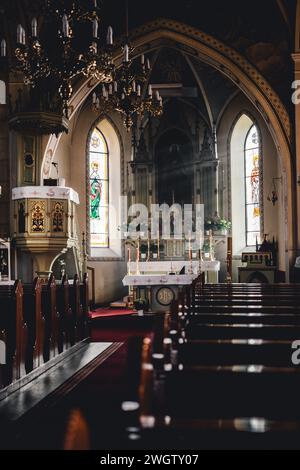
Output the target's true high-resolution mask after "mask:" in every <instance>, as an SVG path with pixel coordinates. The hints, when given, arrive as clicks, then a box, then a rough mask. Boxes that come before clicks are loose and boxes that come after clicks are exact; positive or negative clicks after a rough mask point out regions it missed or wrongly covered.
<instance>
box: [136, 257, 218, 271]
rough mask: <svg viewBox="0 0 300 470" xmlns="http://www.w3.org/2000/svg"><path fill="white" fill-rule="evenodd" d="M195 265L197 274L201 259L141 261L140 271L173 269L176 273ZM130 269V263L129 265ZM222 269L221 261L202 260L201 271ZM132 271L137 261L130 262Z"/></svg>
mask: <svg viewBox="0 0 300 470" xmlns="http://www.w3.org/2000/svg"><path fill="white" fill-rule="evenodd" d="M191 264H192V266H193V273H194V274H197V273H198V271H199V260H194V261H192V263H191V262H190V261H184V260H183V261H181V260H179V261H140V262H139V271H140V273H157V274H160V273H161V274H167V273H169V272H171V270H172V271H173V272H175V273H179V272H180V271H181V270H182V268H183V267H185V268H186V270H189V269H190V267H191ZM127 267H128V269H129V263H128V265H127ZM220 269H221V263H220V261H201V272H207V271H214V272H218V271H220ZM130 272H131V273H135V272H136V262H135V261H132V262H131V263H130Z"/></svg>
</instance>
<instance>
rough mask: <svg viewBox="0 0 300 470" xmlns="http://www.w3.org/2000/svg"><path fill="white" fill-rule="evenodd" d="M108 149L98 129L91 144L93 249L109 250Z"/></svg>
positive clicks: (90, 193) (90, 191) (90, 176)
mask: <svg viewBox="0 0 300 470" xmlns="http://www.w3.org/2000/svg"><path fill="white" fill-rule="evenodd" d="M108 157H109V155H108V147H107V143H106V140H105V137H104V135H103V134H102V132H100V130H99V129H98V128H95V129H94V130H93V132H92V135H91V138H90V142H89V204H90V236H91V239H90V245H91V248H108V246H109V226H108V223H109V220H108V198H109V177H108Z"/></svg>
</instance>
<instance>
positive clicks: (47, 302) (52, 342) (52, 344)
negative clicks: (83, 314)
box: [42, 274, 59, 362]
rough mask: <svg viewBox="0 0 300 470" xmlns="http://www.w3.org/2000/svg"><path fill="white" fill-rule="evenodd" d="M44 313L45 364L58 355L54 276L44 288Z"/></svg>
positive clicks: (57, 320)
mask: <svg viewBox="0 0 300 470" xmlns="http://www.w3.org/2000/svg"><path fill="white" fill-rule="evenodd" d="M42 312H43V316H44V318H45V342H44V351H43V356H44V362H48V361H49V360H50V359H52V358H53V357H55V356H56V355H57V354H58V336H59V315H58V312H57V304H56V282H55V278H54V276H53V274H52V275H51V276H50V278H49V281H48V283H47V284H44V285H43V286H42Z"/></svg>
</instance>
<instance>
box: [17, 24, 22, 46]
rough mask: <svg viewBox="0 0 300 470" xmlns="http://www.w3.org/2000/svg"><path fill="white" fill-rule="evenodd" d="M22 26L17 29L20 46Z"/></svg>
mask: <svg viewBox="0 0 300 470" xmlns="http://www.w3.org/2000/svg"><path fill="white" fill-rule="evenodd" d="M22 29H23V28H22V26H21V25H20V24H18V27H17V43H18V44H22Z"/></svg>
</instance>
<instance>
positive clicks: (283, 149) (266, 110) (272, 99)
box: [41, 18, 294, 251]
mask: <svg viewBox="0 0 300 470" xmlns="http://www.w3.org/2000/svg"><path fill="white" fill-rule="evenodd" d="M131 42H132V45H133V46H134V48H135V49H134V54H135V55H136V56H138V55H140V54H141V53H143V52H147V51H151V50H154V49H157V48H158V47H160V46H161V45H163V44H165V43H167V44H168V45H169V46H170V45H171V46H172V45H173V47H179V48H180V49H181V50H182V51H183V52H184V53H186V54H188V55H190V56H193V57H195V58H198V59H199V60H201V61H203V62H205V63H206V64H208V65H211V66H212V67H214V68H215V69H217V70H219V71H220V72H221V73H222V74H224V75H226V76H227V77H228V78H229V79H230V80H231V81H233V82H234V83H235V84H236V86H237V87H238V88H240V89H241V90H242V91H243V92H244V93H245V95H246V96H247V97H248V98H249V99H250V101H251V102H252V103H253V104H254V106H255V107H256V108H257V109H258V111H259V112H260V113H261V115H262V116H263V118H264V120H265V121H266V124H267V125H268V127H269V129H270V132H271V134H272V136H273V139H274V142H275V144H276V146H277V149H278V153H279V156H280V159H281V163H282V167H283V169H284V171H285V172H286V175H287V181H288V182H289V184H288V188H287V191H288V194H287V199H288V210H289V214H288V219H289V227H292V209H293V206H294V205H293V194H292V188H291V186H292V181H293V178H292V160H291V150H290V148H291V140H292V131H291V129H292V128H291V120H290V117H289V115H288V113H287V110H286V108H285V106H284V105H283V103H282V101H281V99H280V98H279V96H278V95H277V93H276V92H275V91H274V90H273V88H272V87H271V85H270V84H269V83H268V82H267V81H266V80H265V78H264V77H263V76H262V75H261V74H260V72H259V71H258V70H257V69H256V68H255V67H254V66H253V65H251V64H250V63H249V62H248V61H247V59H246V58H245V57H243V56H242V55H241V54H239V53H238V52H237V51H235V50H234V49H232V48H231V47H229V46H227V45H226V44H224V43H222V42H221V41H219V40H218V39H216V38H214V37H213V36H210V35H209V34H206V33H204V32H202V31H200V30H198V29H196V28H194V27H192V26H189V25H186V24H184V23H180V22H178V21H174V20H169V19H163V18H160V19H157V20H155V21H152V22H150V23H146V24H145V25H142V26H140V27H138V28H136V29H134V30H133V31H132V32H131ZM121 60H122V50H121V47H118V48H117V50H116V53H115V62H116V64H117V65H118V63H120V61H121ZM97 84H98V83H97V82H96V81H95V80H85V81H81V82H80V83H79V84H78V86H77V88H76V91H75V93H74V94H73V96H72V98H71V100H70V104H69V106H70V115H71V119H72V117H73V116H74V115H75V113H76V112H77V111H78V109H79V108H80V106H81V105H82V103H83V102H84V100H85V99H86V98H87V97H88V95H89V94H90V93H91V92H92V90H93V89H94V88H95V87H96V86H97ZM59 139H60V137H58V138H56V137H55V136H54V135H53V136H51V137H50V139H49V140H48V143H47V145H46V148H45V152H44V161H43V164H42V175H41V176H42V178H43V177H44V174H45V172H44V166H46V167H47V166H48V164H47V158H48V160H49V155H54V153H55V150H56V148H57V145H58V142H59ZM45 162H46V165H45ZM288 245H289V247H287V249H288V251H289V250H291V251H292V250H293V246H294V245H293V242H292V239H291V234H290V236H289V243H288Z"/></svg>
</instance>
